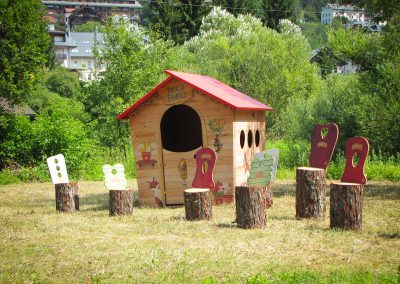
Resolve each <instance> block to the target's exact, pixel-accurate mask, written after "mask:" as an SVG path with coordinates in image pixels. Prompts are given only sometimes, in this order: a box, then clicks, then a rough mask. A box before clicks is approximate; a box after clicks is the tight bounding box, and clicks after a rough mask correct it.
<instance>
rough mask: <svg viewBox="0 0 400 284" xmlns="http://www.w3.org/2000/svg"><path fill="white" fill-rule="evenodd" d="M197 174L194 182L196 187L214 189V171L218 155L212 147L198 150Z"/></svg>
mask: <svg viewBox="0 0 400 284" xmlns="http://www.w3.org/2000/svg"><path fill="white" fill-rule="evenodd" d="M195 158H196V174H195V176H194V180H193V182H192V186H193V187H195V188H209V189H210V190H212V189H214V187H215V183H214V180H213V171H214V167H215V162H216V160H217V155H216V154H215V151H214V150H213V149H211V148H202V149H200V150H198V151H197V152H196V155H195Z"/></svg>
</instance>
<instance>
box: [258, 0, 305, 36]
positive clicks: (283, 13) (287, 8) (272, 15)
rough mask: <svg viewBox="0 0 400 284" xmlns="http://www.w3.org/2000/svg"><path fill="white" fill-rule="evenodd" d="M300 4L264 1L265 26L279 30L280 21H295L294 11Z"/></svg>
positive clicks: (291, 0)
mask: <svg viewBox="0 0 400 284" xmlns="http://www.w3.org/2000/svg"><path fill="white" fill-rule="evenodd" d="M298 3H299V1H297V0H263V3H262V9H263V15H262V17H261V19H262V21H263V22H264V24H265V25H267V26H268V27H270V28H272V29H275V30H277V29H278V25H279V20H280V19H290V20H295V14H294V9H295V8H296V7H298Z"/></svg>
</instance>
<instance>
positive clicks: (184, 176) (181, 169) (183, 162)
mask: <svg viewBox="0 0 400 284" xmlns="http://www.w3.org/2000/svg"><path fill="white" fill-rule="evenodd" d="M179 172H180V176H181V179H182V180H183V185H186V179H187V164H186V160H185V159H184V158H182V159H181V160H180V161H179Z"/></svg>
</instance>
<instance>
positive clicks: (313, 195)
mask: <svg viewBox="0 0 400 284" xmlns="http://www.w3.org/2000/svg"><path fill="white" fill-rule="evenodd" d="M325 183H326V174H325V170H324V169H319V168H311V167H300V168H297V169H296V218H324V217H325V196H326V189H325Z"/></svg>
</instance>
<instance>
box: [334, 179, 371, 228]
mask: <svg viewBox="0 0 400 284" xmlns="http://www.w3.org/2000/svg"><path fill="white" fill-rule="evenodd" d="M362 202H363V185H362V184H358V183H348V182H334V183H332V184H331V187H330V227H331V229H333V228H341V229H350V230H354V229H361V228H362Z"/></svg>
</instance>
